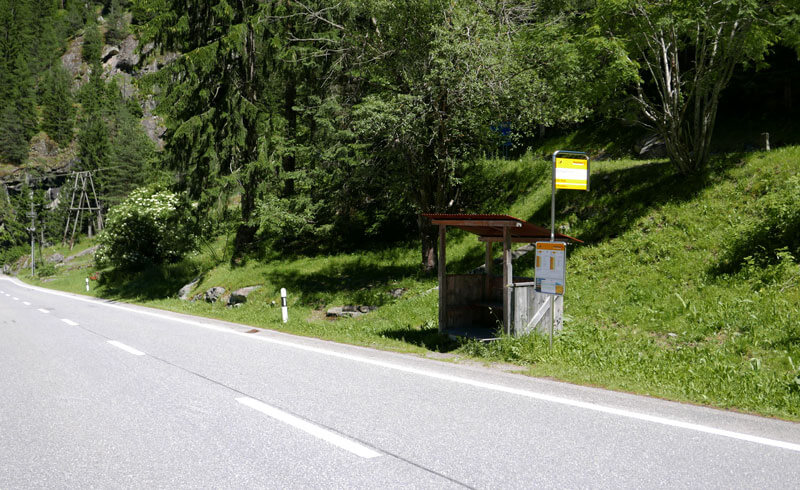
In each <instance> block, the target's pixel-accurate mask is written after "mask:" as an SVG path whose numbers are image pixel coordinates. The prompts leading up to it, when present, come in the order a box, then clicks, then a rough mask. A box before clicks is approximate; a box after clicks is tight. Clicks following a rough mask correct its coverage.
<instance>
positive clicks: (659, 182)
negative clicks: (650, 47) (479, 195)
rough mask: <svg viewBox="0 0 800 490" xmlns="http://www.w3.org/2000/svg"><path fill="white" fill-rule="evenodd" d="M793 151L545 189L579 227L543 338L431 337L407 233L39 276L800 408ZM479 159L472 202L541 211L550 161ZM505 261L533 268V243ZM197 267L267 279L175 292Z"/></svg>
mask: <svg viewBox="0 0 800 490" xmlns="http://www.w3.org/2000/svg"><path fill="white" fill-rule="evenodd" d="M798 159H800V147H786V148H782V149H779V150H775V151H772V152H768V153H766V152H761V153H749V154H727V155H725V156H720V157H716V158H714V159H713V163H712V165H711V166H710V167H709V169H708V171H707V172H705V173H703V174H700V175H696V176H693V177H691V178H687V177H682V176H678V175H676V174H675V173H674V172H673V170H672V168H671V167H670V166H669V164H668V163H667V162H665V161H633V160H609V161H598V162H595V163H594V164H593V166H592V173H593V175H592V191H591V192H590V193H581V192H572V193H567V192H564V191H560V192H559V194H558V196H557V209H558V210H559V211H558V216H557V223H558V226H559V227H560V229H562V230H565V231H568V232H569V233H570V234H571V235H573V236H577V237H580V238H582V239H583V240H584V241H585V242H586V244H584V245H579V246H575V247H574V248H572V249H571V250H570V251H569V257H568V269H567V270H568V292H567V296H566V301H565V308H566V311H565V314H566V318H565V331H564V333H563V334H562V335H561V336H559V337H558V338H557V340H556V342H555V346H554V349H553V350H552V351H549V350H548V349H547V347H546V342H545V341H544V339H540V338H537V337H529V338H521V339H514V338H505V337H504V338H502V339H501V340H500V341H496V342H492V343H486V344H484V343H477V342H462V343H455V342H452V341H450V340H448V339H445V338H442V337H440V336H439V335H438V333H437V330H436V321H437V295H436V294H435V293H434V292H432V291H431V288H433V287H434V286H435V279H434V278H431V277H427V276H424V275H419V273H418V253H419V250H418V246H419V245H418V243H416V242H414V241H412V242H409V243H406V244H402V245H395V246H392V247H388V248H380V249H372V250H370V249H368V248H365V249H363V250H359V251H357V252H354V253H352V254H339V255H324V256H281V255H277V254H276V255H270V256H266V257H262V258H261V259H255V258H254V259H251V260H249V261H247V262H246V263H244V264H240V265H238V266H232V265H231V263H230V261H229V260H228V258H226V257H225V256H224V254H225V250H226V248H225V241H226V237H224V236H223V237H220V238H219V239H218V240H217V241H215V242H214V243H209V244H207V246H206V247H204V248H203V249H202V250H201V252H199V253H198V254H195V255H194V256H192V257H190V258H188V259H186V260H184V261H183V262H181V263H179V264H176V265H173V266H166V267H164V268H161V269H157V270H156V269H153V270H150V271H149V272H147V273H143V274H138V275H125V276H123V275H119V274H118V273H117V274H113V273H110V272H109V271H96V270H95V269H94V268H93V265H92V263H91V260H90V258H89V257H84V258H83V259H82V260H84V261H85V262H83V263H81V262H80V260H79V261H77V262H72V263H71V264H70V265H69V266H65V267H63V268H62V267H57V270H60V271H62V272H60V273H59V275H57V276H56V277H54V278H51V279H45V280H46V281H48V282H47V283H46V285H47V286H48V287H55V288H59V289H65V290H72V291H81V290H82V288H83V280H84V278H85V277H86V276H88V275H90V274H94V273H100V274H101V277H100V280H99V281H98V282H94V281H93V282H92V284H93V286H92V287H93V289H92V291H91V294H93V295H97V296H101V297H105V298H113V299H122V300H127V301H135V302H139V303H142V304H146V305H150V306H155V307H158V308H166V309H171V310H176V311H183V312H187V313H192V314H198V315H206V316H213V317H218V318H224V319H227V320H231V321H236V322H242V323H247V324H250V325H254V326H258V327H265V328H271V329H278V330H285V331H289V332H293V333H297V334H300V335H308V336H316V337H320V338H326V339H331V340H336V341H341V342H348V343H355V344H361V345H368V346H373V347H379V348H384V349H392V350H400V351H408V352H415V353H418V354H421V355H431V356H436V357H441V356H443V355H444V356H446V357H449V358H464V357H475V358H477V359H482V360H485V361H487V362H495V361H502V362H506V363H513V364H517V365H519V366H522V367H523V368H524V369H525V371H526V372H527V373H528V374H531V375H535V376H548V377H554V378H558V379H563V380H567V381H571V382H576V383H582V384H591V385H597V386H604V387H609V388H613V389H619V390H624V391H633V392H637V393H644V394H649V395H652V396H659V397H665V398H670V399H676V400H685V401H691V402H694V403H702V404H710V405H713V406H718V407H725V408H736V409H739V410H744V411H751V412H756V413H761V414H765V415H773V416H779V417H783V418H788V419H794V420H800V286H798V279H800V268H798V264H797V260H796V258H795V257H797V256H798V252H800V239H799V237H800V233H798V230H800V211H798V210H800V202H798V200H799V199H800V197H798V196H800V180H798V177H797V161H798ZM476 174H480V175H481V181H482V182H486V184H487V188H490V189H492V192H490V193H487V195H486V196H485V197H486V200H485V206H486V207H485V208H484V209H482V210H483V211H485V212H507V213H509V214H511V215H513V216H517V217H520V218H523V219H526V220H529V221H531V222H533V223H541V224H545V223H546V222H547V221H548V218H549V197H550V196H549V192H550V191H549V189H550V186H549V178H550V175H549V163H548V162H547V161H545V160H540V159H538V158H534V157H532V156H530V155H528V156H525V157H522V158H520V159H518V160H486V161H483V162H481V163H480V165H479V168H477V169H476ZM227 239H228V240H229V239H230V236H229V237H227ZM88 244H89V243H87V242H84V243H83V244H82V245H81V247H85V246H88ZM62 253H66V252H64V251H63V250H62ZM448 256H449V260H448V263H449V265H450V266H451V271H454V272H459V271H461V272H466V271H468V270H470V269H472V268H474V267H475V266H477V265H480V264H481V262H482V258H483V247H482V246H481V245H479V244H478V243H477V241H476V240H475V239H474V237H472V236H466V235H465V234H459V233H457V232H454V233H451V234H450V236H449V246H448ZM450 257H452V258H450ZM67 269H72V270H69V271H67ZM515 270H519V271H521V272H520V273H521V274H529V275H532V274H533V271H532V263H531V258H530V256H525V257H523V258H521V259H519V260H518V262H517V263H516V264H515ZM196 277H198V278H199V279H200V280H199V284H197V285H196V286H195V287H194V288H193V290H192V293H191V295H196V294H202V293H203V292H205V291H206V290H207V289H209V288H211V287H213V286H221V287H224V288H225V289H226V290H227V292H228V293H230V292H231V291H233V290H235V289H237V288H240V287H244V286H251V285H256V284H259V285H263V287H262V288H261V289H259V290H257V291H255V292H254V293H252V294H251V296H250V297H249V298H248V301H247V303H245V304H244V305H242V306H241V307H238V308H230V307H226V306H224V305H223V304H222V303H221V302H218V303H215V304H209V303H206V302H204V301H202V300H199V301H194V302H190V301H182V300H180V299H177V292H178V289H180V288H181V286H183V285H184V284H186V283H188V282H190V281H191V280H192V279H194V278H196ZM34 282H37V283H40V282H41V281H39V280H35V281H34ZM281 287H284V288H286V289H288V291H289V306H290V309H289V311H290V322H289V323H287V324H281V323H280V308H278V307H276V304H278V305H279V304H280V298H279V289H280V288H281ZM398 290H399V291H398ZM393 292H394V293H395V295H397V294H399V293H402V295H401V296H400V297H399V298H395V297H394V296H393V295H392V294H391V293H393ZM347 304H351V305H372V306H379V307H380V308H378V309H377V310H376V311H373V312H371V313H368V314H365V315H363V316H361V317H359V318H354V319H339V320H329V319H326V318H325V310H326V309H328V308H330V307H332V306H337V305H347Z"/></svg>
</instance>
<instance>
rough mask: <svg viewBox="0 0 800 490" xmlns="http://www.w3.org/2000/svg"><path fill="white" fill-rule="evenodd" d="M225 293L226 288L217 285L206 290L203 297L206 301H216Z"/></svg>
mask: <svg viewBox="0 0 800 490" xmlns="http://www.w3.org/2000/svg"><path fill="white" fill-rule="evenodd" d="M223 294H225V288H223V287H220V286H215V287H213V288H211V289H209V290H208V291H206V294H204V295H203V299H205V300H206V303H216V302H217V301H218V300H219V299H220V298H221V297H222V295H223Z"/></svg>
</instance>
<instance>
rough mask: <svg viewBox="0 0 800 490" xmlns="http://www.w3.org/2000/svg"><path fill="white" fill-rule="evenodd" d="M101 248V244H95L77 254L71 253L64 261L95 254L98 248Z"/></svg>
mask: <svg viewBox="0 0 800 490" xmlns="http://www.w3.org/2000/svg"><path fill="white" fill-rule="evenodd" d="M99 248H100V245H95V246H93V247H89V248H87V249H86V250H83V251H81V252H78V253H76V254H75V255H70V256H69V257H67V258H65V259H64V263H65V264H66V263H68V262H72V261H73V260H75V259H77V258H78V257H84V256H86V255H93V254H94V253H95V252H97V249H99Z"/></svg>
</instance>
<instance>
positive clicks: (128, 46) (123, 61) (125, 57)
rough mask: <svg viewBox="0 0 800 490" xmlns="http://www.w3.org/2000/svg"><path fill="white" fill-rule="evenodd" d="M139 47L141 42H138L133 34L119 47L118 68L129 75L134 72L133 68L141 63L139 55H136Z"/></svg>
mask: <svg viewBox="0 0 800 490" xmlns="http://www.w3.org/2000/svg"><path fill="white" fill-rule="evenodd" d="M138 46H139V41H137V40H136V38H135V37H134V36H133V34H131V35H130V36H128V37H126V38H125V39H124V40H123V41H122V44H120V46H119V55H118V60H117V68H119V69H120V70H122V71H125V72H128V73H132V72H133V68H134V67H135V66H136V65H137V64H138V63H139V55H138V54H137V53H136V48H137V47H138Z"/></svg>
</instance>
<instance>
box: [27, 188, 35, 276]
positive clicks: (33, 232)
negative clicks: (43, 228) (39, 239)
mask: <svg viewBox="0 0 800 490" xmlns="http://www.w3.org/2000/svg"><path fill="white" fill-rule="evenodd" d="M28 197H29V198H30V200H31V213H30V216H31V276H34V275H36V211H34V210H33V190H31V191H30V192H29V194H28Z"/></svg>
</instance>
